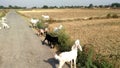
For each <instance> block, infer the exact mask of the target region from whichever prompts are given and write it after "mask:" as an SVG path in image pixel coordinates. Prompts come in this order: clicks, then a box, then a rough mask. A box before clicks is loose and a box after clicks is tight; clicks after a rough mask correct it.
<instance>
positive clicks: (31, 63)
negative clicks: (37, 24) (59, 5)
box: [0, 10, 58, 68]
mask: <svg viewBox="0 0 120 68" xmlns="http://www.w3.org/2000/svg"><path fill="white" fill-rule="evenodd" d="M6 17H7V23H8V25H9V26H10V29H3V28H2V29H1V30H0V68H56V66H58V64H57V63H56V61H55V60H54V54H55V53H54V51H53V50H52V49H50V48H49V47H47V46H45V45H42V44H41V40H40V38H38V37H37V36H36V35H35V33H34V31H33V30H32V29H31V28H29V26H28V24H27V21H25V20H24V18H22V17H21V16H20V15H19V14H17V13H16V12H15V11H13V10H12V11H10V12H9V13H8V14H7V16H6Z"/></svg>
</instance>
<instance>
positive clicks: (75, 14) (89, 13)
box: [19, 9, 120, 19]
mask: <svg viewBox="0 0 120 68" xmlns="http://www.w3.org/2000/svg"><path fill="white" fill-rule="evenodd" d="M19 12H20V13H22V14H24V15H25V16H27V17H29V18H31V17H34V18H40V17H41V15H42V14H44V15H49V16H50V17H51V18H53V19H68V18H84V17H95V16H100V17H101V16H106V15H107V14H108V13H116V14H118V15H120V10H119V9H41V10H31V11H30V10H29V11H19Z"/></svg>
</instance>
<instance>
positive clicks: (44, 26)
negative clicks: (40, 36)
mask: <svg viewBox="0 0 120 68" xmlns="http://www.w3.org/2000/svg"><path fill="white" fill-rule="evenodd" d="M40 21H41V22H39V23H37V25H36V26H37V28H38V29H44V28H46V27H48V25H45V24H44V21H42V20H40Z"/></svg>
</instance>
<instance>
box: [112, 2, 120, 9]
mask: <svg viewBox="0 0 120 68" xmlns="http://www.w3.org/2000/svg"><path fill="white" fill-rule="evenodd" d="M111 7H114V8H117V7H120V3H112V4H111Z"/></svg>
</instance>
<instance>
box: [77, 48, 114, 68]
mask: <svg viewBox="0 0 120 68" xmlns="http://www.w3.org/2000/svg"><path fill="white" fill-rule="evenodd" d="M86 50H87V51H86ZM77 67H78V68H80V67H83V68H113V65H112V64H111V63H110V62H108V61H107V60H106V59H104V58H103V57H102V56H101V55H100V54H99V55H97V54H95V52H94V49H93V47H90V48H87V49H86V47H83V52H78V57H77Z"/></svg>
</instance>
